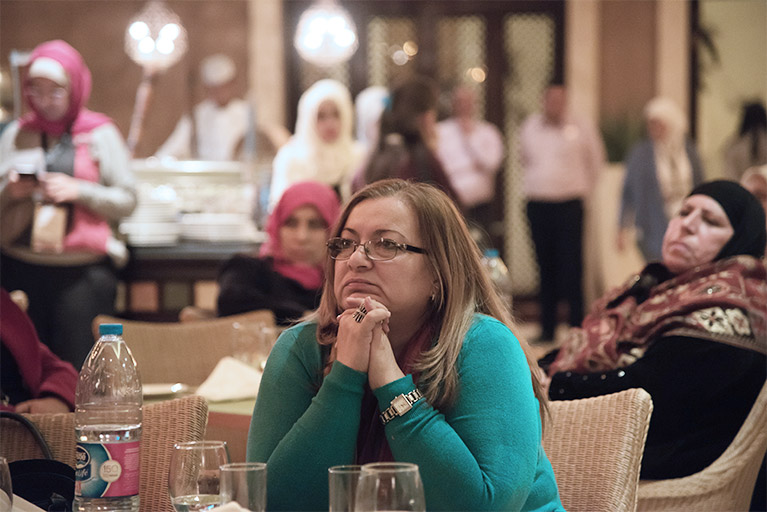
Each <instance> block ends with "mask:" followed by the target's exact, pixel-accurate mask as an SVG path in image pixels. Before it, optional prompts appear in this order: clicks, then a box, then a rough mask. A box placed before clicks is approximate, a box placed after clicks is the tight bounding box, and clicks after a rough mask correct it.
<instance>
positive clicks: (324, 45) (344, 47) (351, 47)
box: [293, 1, 359, 67]
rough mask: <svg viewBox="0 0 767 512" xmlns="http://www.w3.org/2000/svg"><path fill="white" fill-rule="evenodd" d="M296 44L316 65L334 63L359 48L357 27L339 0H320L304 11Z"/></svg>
mask: <svg viewBox="0 0 767 512" xmlns="http://www.w3.org/2000/svg"><path fill="white" fill-rule="evenodd" d="M293 45H294V46H295V48H296V50H297V51H298V54H299V55H300V56H301V58H303V59H304V60H306V61H308V62H311V63H312V64H315V65H317V66H322V67H330V66H334V65H336V64H339V63H341V62H344V61H347V60H349V58H351V56H352V55H353V54H354V52H355V51H357V47H358V46H359V41H358V39H357V27H356V26H355V25H354V21H353V20H352V18H351V16H350V15H349V13H348V12H347V11H346V10H345V9H344V8H342V7H341V6H340V5H338V4H337V3H335V2H332V1H330V2H329V1H323V2H319V3H317V4H314V5H313V6H311V7H310V8H309V9H307V10H306V12H304V13H303V14H302V15H301V18H300V19H299V20H298V28H297V29H296V35H295V38H294V39H293Z"/></svg>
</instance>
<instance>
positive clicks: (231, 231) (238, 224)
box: [181, 213, 262, 242]
mask: <svg viewBox="0 0 767 512" xmlns="http://www.w3.org/2000/svg"><path fill="white" fill-rule="evenodd" d="M261 235H262V234H260V233H259V232H258V231H257V230H256V226H255V224H254V223H253V221H252V220H251V219H250V217H249V215H247V214H240V213H187V214H184V215H182V216H181V236H182V237H183V238H185V239H187V240H202V241H207V242H255V241H259V240H260V239H261V238H262V237H261Z"/></svg>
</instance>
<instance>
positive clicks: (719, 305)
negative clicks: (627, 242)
mask: <svg viewBox="0 0 767 512" xmlns="http://www.w3.org/2000/svg"><path fill="white" fill-rule="evenodd" d="M638 277H639V276H635V277H634V278H632V279H631V280H630V281H629V282H628V283H627V284H625V285H624V286H623V287H620V288H618V289H616V290H614V291H612V292H610V293H608V294H607V295H605V296H604V297H602V298H601V299H600V300H598V301H597V302H596V303H595V304H594V307H593V308H592V310H591V312H590V313H589V314H588V315H587V316H586V318H585V319H584V321H583V324H582V327H581V328H573V329H571V330H570V333H569V334H568V338H567V339H566V340H565V342H564V344H563V345H562V348H561V349H560V351H559V353H558V354H557V357H556V359H555V360H554V362H553V363H552V364H551V366H550V368H549V370H548V373H549V375H553V374H554V373H557V372H561V371H566V370H572V371H575V372H599V371H608V370H613V369H615V368H622V367H625V366H628V365H630V364H632V363H633V362H635V361H636V360H637V359H639V358H640V357H642V356H643V355H644V353H645V351H646V350H647V348H648V347H649V346H650V345H651V344H652V343H653V342H654V341H656V340H657V339H659V338H660V337H663V336H674V335H677V336H690V337H696V338H701V339H706V340H711V341H718V342H721V343H728V344H731V345H735V346H739V347H744V346H745V347H748V348H750V349H753V350H755V351H758V352H761V353H763V354H767V270H766V269H765V262H764V260H760V259H756V258H754V257H751V256H736V257H732V258H727V259H723V260H719V261H714V262H711V263H708V264H705V265H701V266H698V267H696V268H694V269H692V270H689V271H687V272H684V273H682V274H680V275H677V276H675V277H673V278H672V279H669V280H667V281H665V282H662V283H660V284H659V285H657V286H655V287H654V288H652V289H651V291H650V296H649V297H648V298H647V300H645V301H644V302H642V303H641V304H637V301H636V299H635V298H634V297H633V296H628V297H627V298H625V299H624V300H622V301H619V302H618V303H617V304H611V302H613V301H615V300H616V299H617V298H619V297H621V296H622V295H624V294H625V292H626V291H627V290H628V289H629V288H630V287H631V286H632V284H633V283H634V282H636V281H637V280H638ZM608 305H609V306H612V307H608Z"/></svg>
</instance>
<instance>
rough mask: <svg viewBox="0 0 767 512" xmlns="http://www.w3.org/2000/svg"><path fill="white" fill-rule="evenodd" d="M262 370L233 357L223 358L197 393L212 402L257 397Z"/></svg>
mask: <svg viewBox="0 0 767 512" xmlns="http://www.w3.org/2000/svg"><path fill="white" fill-rule="evenodd" d="M260 383H261V372H260V371H258V370H256V369H255V368H253V367H252V366H249V365H247V364H245V363H243V362H242V361H239V360H237V359H235V358H233V357H225V358H223V359H221V360H220V361H219V362H218V364H217V365H216V367H215V368H214V369H213V372H212V373H211V374H210V375H209V376H208V378H207V379H205V382H203V383H202V384H200V387H198V388H197V391H196V392H195V394H197V395H200V396H202V397H204V398H206V399H207V400H209V401H211V402H223V401H226V400H244V399H247V398H255V396H256V394H257V393H258V385H259V384H260Z"/></svg>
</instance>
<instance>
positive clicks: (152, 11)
mask: <svg viewBox="0 0 767 512" xmlns="http://www.w3.org/2000/svg"><path fill="white" fill-rule="evenodd" d="M186 47H187V40H186V30H184V27H183V26H181V20H180V19H179V17H178V16H177V15H176V13H174V12H173V11H171V10H170V9H168V8H167V7H165V5H164V4H163V2H161V1H159V0H150V1H149V2H147V4H146V6H144V8H143V9H142V10H141V11H140V12H139V13H138V14H137V15H136V16H135V17H134V18H133V19H131V21H130V23H128V28H127V29H126V31H125V52H126V53H127V54H128V56H129V57H130V58H131V59H132V60H133V61H134V62H136V63H137V64H139V65H140V66H142V67H144V68H147V69H150V70H152V71H163V70H166V69H168V68H169V67H170V66H172V65H173V64H175V63H176V62H178V61H179V60H180V59H181V57H183V55H184V53H186Z"/></svg>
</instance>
